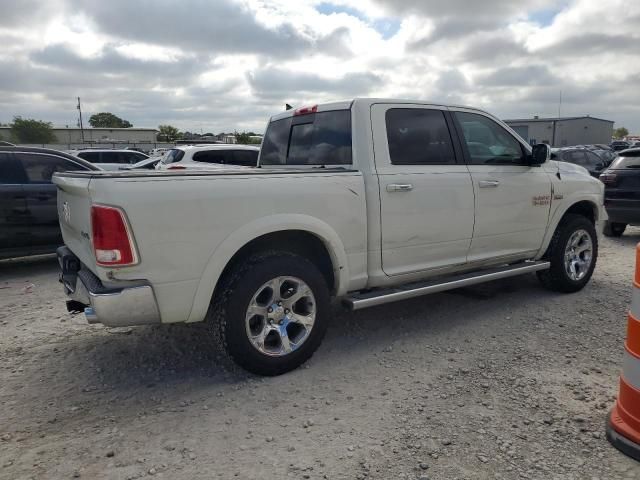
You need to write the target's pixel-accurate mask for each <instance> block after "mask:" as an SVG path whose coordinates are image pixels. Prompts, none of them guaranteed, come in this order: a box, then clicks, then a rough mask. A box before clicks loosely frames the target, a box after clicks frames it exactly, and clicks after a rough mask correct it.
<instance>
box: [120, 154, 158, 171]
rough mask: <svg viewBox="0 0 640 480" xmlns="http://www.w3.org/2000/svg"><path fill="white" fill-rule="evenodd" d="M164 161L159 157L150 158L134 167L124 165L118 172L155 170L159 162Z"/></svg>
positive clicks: (135, 164)
mask: <svg viewBox="0 0 640 480" xmlns="http://www.w3.org/2000/svg"><path fill="white" fill-rule="evenodd" d="M160 160H162V157H161V156H158V157H149V158H145V159H144V160H140V161H139V162H138V163H134V164H133V165H122V166H121V167H120V168H119V169H118V170H139V169H147V170H153V169H155V168H156V165H157V164H158V162H160Z"/></svg>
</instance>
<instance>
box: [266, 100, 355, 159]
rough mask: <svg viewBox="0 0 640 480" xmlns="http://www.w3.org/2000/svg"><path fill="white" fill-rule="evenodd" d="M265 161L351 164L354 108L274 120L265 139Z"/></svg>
mask: <svg viewBox="0 0 640 480" xmlns="http://www.w3.org/2000/svg"><path fill="white" fill-rule="evenodd" d="M260 163H261V164H262V165H348V164H350V163H351V111H350V110H335V111H331V112H319V113H315V114H311V115H303V116H298V117H288V118H283V119H282V120H276V121H275V122H271V123H270V124H269V127H268V128H267V132H266V134H265V137H264V140H263V142H262V153H261V156H260Z"/></svg>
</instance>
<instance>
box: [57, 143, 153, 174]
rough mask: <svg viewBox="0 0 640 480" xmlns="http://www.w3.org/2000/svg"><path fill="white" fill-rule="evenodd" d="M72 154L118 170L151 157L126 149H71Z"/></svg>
mask: <svg viewBox="0 0 640 480" xmlns="http://www.w3.org/2000/svg"><path fill="white" fill-rule="evenodd" d="M68 153H69V154H71V155H74V156H76V157H79V158H82V159H83V160H86V161H87V162H89V163H93V164H94V165H96V166H97V167H99V168H101V169H103V170H118V169H119V168H120V167H122V166H124V165H133V164H134V163H138V162H140V161H142V160H145V159H147V158H149V156H148V155H145V154H144V153H141V152H137V151H135V150H126V149H120V150H118V149H113V150H110V149H98V148H89V149H84V150H69V152H68Z"/></svg>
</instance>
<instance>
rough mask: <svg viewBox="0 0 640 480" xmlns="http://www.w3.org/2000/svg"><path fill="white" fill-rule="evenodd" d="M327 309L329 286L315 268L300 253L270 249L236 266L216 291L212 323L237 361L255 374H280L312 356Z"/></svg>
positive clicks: (322, 331) (319, 339)
mask: <svg viewBox="0 0 640 480" xmlns="http://www.w3.org/2000/svg"><path fill="white" fill-rule="evenodd" d="M329 312H330V298H329V290H328V288H327V284H326V282H325V279H324V277H323V276H322V274H321V273H320V271H319V270H318V268H317V267H316V266H315V265H314V264H313V263H311V262H310V261H309V260H307V259H305V258H303V257H300V256H297V255H292V254H289V253H279V252H270V253H264V254H259V255H254V256H252V257H250V258H249V259H247V260H246V261H244V262H243V263H242V265H240V266H239V267H238V268H237V269H236V270H235V272H234V273H233V274H232V275H231V276H230V278H229V279H228V280H227V281H226V282H225V284H224V287H223V288H222V291H221V292H220V293H219V294H217V295H216V299H215V300H214V303H213V305H212V310H211V312H210V317H211V319H210V322H211V326H212V328H213V333H214V335H215V337H216V339H217V340H218V343H219V344H220V346H221V347H222V348H223V349H224V351H225V352H226V353H227V354H228V355H229V356H230V357H231V358H232V359H233V360H234V361H235V362H236V363H237V364H239V365H240V366H242V367H243V368H245V369H246V370H249V371H250V372H253V373H257V374H259V375H279V374H281V373H285V372H288V371H290V370H293V369H295V368H297V367H298V366H299V365H301V364H302V363H304V362H305V361H306V360H308V359H309V358H310V357H311V356H312V355H313V353H314V352H315V350H316V349H317V348H318V346H319V345H320V342H321V340H322V338H323V336H324V334H325V331H326V329H327V324H328V320H329Z"/></svg>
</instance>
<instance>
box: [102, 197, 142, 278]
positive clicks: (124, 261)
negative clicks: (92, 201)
mask: <svg viewBox="0 0 640 480" xmlns="http://www.w3.org/2000/svg"><path fill="white" fill-rule="evenodd" d="M91 232H92V239H93V251H94V254H95V256H96V263H97V264H98V265H101V266H104V267H124V266H127V265H135V264H136V263H138V256H137V255H136V251H135V247H134V246H133V238H132V237H131V234H130V232H129V228H128V225H127V220H126V218H125V216H124V212H123V211H122V210H120V209H119V208H115V207H106V206H104V205H93V206H92V207H91Z"/></svg>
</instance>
